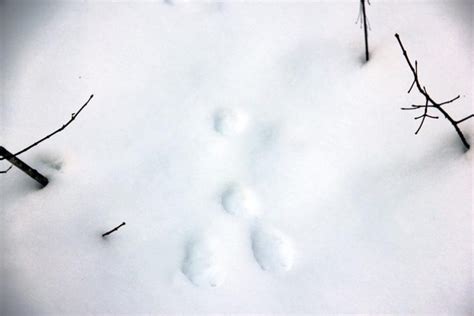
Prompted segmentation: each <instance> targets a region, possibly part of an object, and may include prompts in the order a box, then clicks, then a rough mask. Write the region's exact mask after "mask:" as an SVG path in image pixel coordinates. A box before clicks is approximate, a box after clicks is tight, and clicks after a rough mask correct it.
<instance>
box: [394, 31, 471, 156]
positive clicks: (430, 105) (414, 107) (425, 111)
mask: <svg viewBox="0 0 474 316" xmlns="http://www.w3.org/2000/svg"><path fill="white" fill-rule="evenodd" d="M395 37H396V39H397V41H398V44H400V48H401V49H402V52H403V56H404V57H405V60H406V61H407V63H408V66H409V67H410V70H411V72H412V73H413V83H412V84H411V86H410V89H409V90H408V93H410V92H411V91H412V89H413V87H415V86H416V88H417V89H418V92H420V93H421V94H422V95H423V96H424V97H425V100H426V102H425V104H424V105H419V104H412V106H411V107H409V108H402V110H417V109H421V108H423V114H422V115H420V116H417V117H415V120H417V119H420V118H421V123H420V125H419V126H418V129H417V130H416V132H415V134H418V132H419V131H420V130H421V127H422V126H423V124H424V122H425V119H426V118H431V119H438V117H437V116H433V115H430V114H428V109H430V108H435V109H436V110H438V111H439V112H441V114H443V116H444V117H445V118H446V119H447V120H448V121H449V122H450V123H451V125H453V127H454V129H455V130H456V133H457V134H458V136H459V138H460V139H461V141H462V143H463V145H464V146H465V147H466V148H467V149H469V148H470V145H469V143H468V142H467V140H466V137H465V136H464V134H463V133H462V131H461V129H460V128H459V126H458V124H460V123H462V122H464V121H466V120H468V119H470V118H472V117H474V114H471V115H468V116H466V117H465V118H463V119H461V120H458V121H456V120H454V119H453V118H452V117H451V116H450V115H449V114H448V112H446V110H445V109H444V108H443V107H442V106H443V105H446V104H449V103H452V102H454V101H456V100H457V99H459V98H460V96H459V95H458V96H456V97H455V98H452V99H451V100H448V101H444V102H440V103H437V102H435V101H434V100H433V99H432V98H431V96H430V95H429V94H428V92H427V91H426V88H425V87H424V86H423V87H422V85H421V83H420V80H419V78H418V62H417V61H416V60H415V67H413V64H412V63H411V61H410V58H408V54H407V51H406V50H405V47H404V46H403V44H402V41H401V40H400V36H399V35H398V34H395Z"/></svg>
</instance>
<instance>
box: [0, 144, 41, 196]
mask: <svg viewBox="0 0 474 316" xmlns="http://www.w3.org/2000/svg"><path fill="white" fill-rule="evenodd" d="M0 156H3V157H7V158H6V159H7V160H8V161H9V162H10V163H11V164H12V165H13V166H15V167H17V168H18V169H20V170H21V171H23V172H24V173H26V174H27V175H29V176H30V177H31V178H33V179H34V180H36V181H37V182H38V183H40V184H41V185H42V186H43V187H45V186H47V185H48V183H49V180H48V178H46V177H45V176H43V175H42V174H41V173H39V172H38V170H36V169H33V168H31V167H30V166H29V165H28V164H26V163H25V162H24V161H23V160H21V159H20V158H18V157H16V156H15V155H12V153H11V152H9V151H8V150H7V149H5V148H4V147H3V146H0Z"/></svg>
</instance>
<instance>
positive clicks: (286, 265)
mask: <svg viewBox="0 0 474 316" xmlns="http://www.w3.org/2000/svg"><path fill="white" fill-rule="evenodd" d="M252 250H253V254H254V256H255V259H256V260H257V262H258V264H259V265H260V266H261V267H262V269H263V270H267V271H271V272H284V271H288V270H290V269H291V267H292V266H293V261H294V256H295V254H294V250H293V246H292V244H291V242H290V241H289V240H288V237H286V236H285V235H284V234H283V233H282V232H280V231H279V230H277V229H275V228H270V227H262V226H259V227H258V228H255V229H254V231H253V233H252Z"/></svg>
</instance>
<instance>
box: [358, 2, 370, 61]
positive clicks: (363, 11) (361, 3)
mask: <svg viewBox="0 0 474 316" xmlns="http://www.w3.org/2000/svg"><path fill="white" fill-rule="evenodd" d="M365 1H366V0H360V5H361V10H362V18H363V21H362V22H363V23H364V38H365V61H369V34H368V32H367V15H366V13H365ZM369 4H370V3H369Z"/></svg>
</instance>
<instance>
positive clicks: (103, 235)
mask: <svg viewBox="0 0 474 316" xmlns="http://www.w3.org/2000/svg"><path fill="white" fill-rule="evenodd" d="M124 225H125V222H123V223H122V224H120V225H118V226H117V227H115V228H114V229H112V230H109V231H108V232H106V233H103V234H102V237H105V236H107V235H109V234H112V233H113V232H114V231H116V230H118V229H119V228H120V227H122V226H124Z"/></svg>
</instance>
